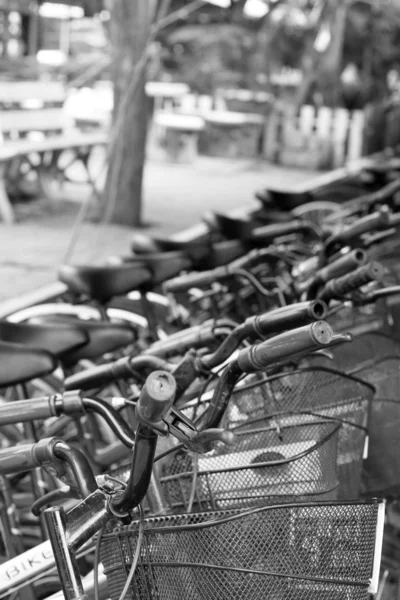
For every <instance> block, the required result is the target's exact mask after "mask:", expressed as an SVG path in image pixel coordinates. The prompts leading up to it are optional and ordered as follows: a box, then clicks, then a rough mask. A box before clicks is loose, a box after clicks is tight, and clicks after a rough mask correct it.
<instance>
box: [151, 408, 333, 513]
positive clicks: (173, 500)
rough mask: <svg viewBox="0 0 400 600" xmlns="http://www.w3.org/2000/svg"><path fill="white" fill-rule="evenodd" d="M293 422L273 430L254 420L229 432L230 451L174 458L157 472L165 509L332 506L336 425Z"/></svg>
mask: <svg viewBox="0 0 400 600" xmlns="http://www.w3.org/2000/svg"><path fill="white" fill-rule="evenodd" d="M300 418H302V419H303V421H304V418H303V417H302V416H300ZM298 421H299V419H297V422H296V416H293V417H292V422H291V423H287V424H283V423H282V424H280V427H276V426H275V424H271V422H264V420H256V421H253V422H251V423H250V424H248V425H247V426H246V428H244V427H238V428H236V429H235V430H234V431H235V434H236V439H237V441H236V442H235V443H234V444H233V445H232V446H220V447H218V448H216V449H215V450H214V451H213V452H212V453H209V454H207V455H205V456H198V455H195V454H192V453H187V452H180V453H179V454H178V455H175V456H174V458H173V459H170V460H168V461H167V463H166V464H165V465H164V466H163V467H161V469H160V471H159V480H160V483H161V487H162V492H163V494H164V497H165V500H166V503H167V506H168V507H169V508H170V509H171V510H173V511H175V512H176V511H178V512H182V511H188V510H191V509H192V508H193V509H194V510H196V511H199V510H200V511H203V510H217V509H223V508H236V507H248V506H256V505H259V504H260V503H262V504H265V503H266V502H268V503H284V502H294V501H302V500H303V501H305V500H310V499H313V500H335V499H336V494H337V484H338V482H337V474H336V459H337V440H338V433H339V428H340V425H338V424H337V423H336V422H332V421H324V420H321V419H318V420H316V419H315V418H314V422H306V423H305V422H298Z"/></svg>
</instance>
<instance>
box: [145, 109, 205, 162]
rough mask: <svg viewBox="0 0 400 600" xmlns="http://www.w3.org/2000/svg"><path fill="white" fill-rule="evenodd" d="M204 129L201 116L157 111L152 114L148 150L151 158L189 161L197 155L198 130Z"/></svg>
mask: <svg viewBox="0 0 400 600" xmlns="http://www.w3.org/2000/svg"><path fill="white" fill-rule="evenodd" d="M203 129H204V120H203V119H202V118H201V117H197V116H192V115H183V114H179V113H170V112H164V111H158V112H156V113H155V115H154V119H153V126H152V132H151V138H152V139H151V142H152V144H150V145H151V146H152V147H150V148H149V149H150V152H151V154H152V158H154V159H157V158H158V157H160V158H164V159H165V158H166V159H167V160H170V161H172V162H180V163H191V162H193V160H194V159H195V158H196V156H197V144H198V139H199V134H200V132H201V131H202V130H203Z"/></svg>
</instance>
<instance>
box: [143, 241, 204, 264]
mask: <svg viewBox="0 0 400 600" xmlns="http://www.w3.org/2000/svg"><path fill="white" fill-rule="evenodd" d="M131 250H132V252H133V253H134V254H137V255H140V257H142V255H151V254H154V255H157V254H164V253H168V252H181V253H182V254H183V255H185V256H186V257H187V258H189V259H190V261H191V262H192V263H193V266H196V265H197V263H198V262H200V261H202V260H204V259H205V258H206V257H207V256H208V254H209V253H210V239H209V236H208V235H204V236H201V237H200V238H197V239H194V240H190V241H179V240H173V239H171V238H161V237H155V238H152V237H150V236H147V235H143V234H135V235H134V237H133V239H132V242H131Z"/></svg>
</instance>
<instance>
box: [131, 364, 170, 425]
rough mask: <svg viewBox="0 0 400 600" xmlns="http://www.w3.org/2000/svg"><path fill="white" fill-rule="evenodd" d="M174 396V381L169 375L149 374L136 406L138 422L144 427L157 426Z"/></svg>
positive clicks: (164, 373) (157, 372) (156, 372)
mask: <svg viewBox="0 0 400 600" xmlns="http://www.w3.org/2000/svg"><path fill="white" fill-rule="evenodd" d="M175 394H176V381H175V379H174V377H173V376H172V375H171V374H170V373H168V372H167V371H153V373H150V375H149V376H148V377H147V379H146V382H145V384H144V386H143V388H142V391H141V393H140V398H139V400H138V403H137V405H136V413H137V415H138V417H139V420H140V421H141V422H143V423H144V424H145V425H157V424H158V423H159V422H160V421H161V420H162V418H163V417H164V416H165V415H166V413H167V412H168V410H169V409H170V408H171V406H172V403H173V401H174V399H175Z"/></svg>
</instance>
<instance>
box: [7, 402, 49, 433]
mask: <svg viewBox="0 0 400 600" xmlns="http://www.w3.org/2000/svg"><path fill="white" fill-rule="evenodd" d="M54 398H55V397H54V396H46V397H43V398H32V399H30V400H18V404H15V403H14V402H8V403H7V404H2V405H1V406H0V427H1V426H2V425H11V424H13V423H26V422H28V421H33V420H34V419H48V418H49V417H53V416H56V415H57V412H56V409H55V403H54V401H53V400H54Z"/></svg>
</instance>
